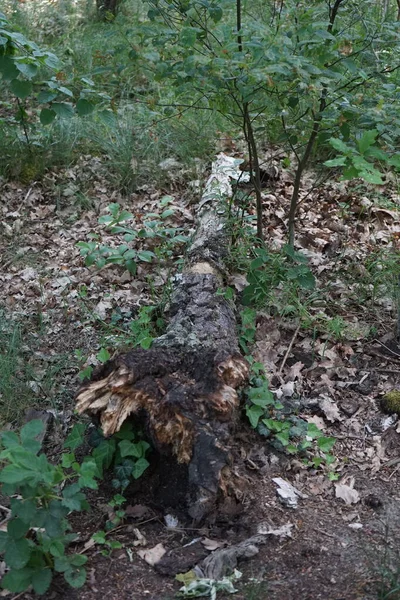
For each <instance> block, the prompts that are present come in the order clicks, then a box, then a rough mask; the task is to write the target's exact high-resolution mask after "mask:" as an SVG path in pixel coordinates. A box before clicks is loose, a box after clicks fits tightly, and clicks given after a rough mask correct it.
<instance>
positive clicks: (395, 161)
mask: <svg viewBox="0 0 400 600" xmlns="http://www.w3.org/2000/svg"><path fill="white" fill-rule="evenodd" d="M388 164H389V165H391V166H392V167H396V168H397V169H400V154H395V155H394V156H391V157H390V158H389V160H388Z"/></svg>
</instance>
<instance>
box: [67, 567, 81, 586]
mask: <svg viewBox="0 0 400 600" xmlns="http://www.w3.org/2000/svg"><path fill="white" fill-rule="evenodd" d="M64 579H65V581H66V582H67V583H69V585H70V586H71V587H73V588H80V587H82V586H83V585H84V583H85V581H86V570H85V569H84V568H83V567H78V568H76V569H68V571H65V573H64Z"/></svg>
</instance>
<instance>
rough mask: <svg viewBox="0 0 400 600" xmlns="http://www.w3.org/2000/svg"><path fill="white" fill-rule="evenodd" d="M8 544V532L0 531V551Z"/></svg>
mask: <svg viewBox="0 0 400 600" xmlns="http://www.w3.org/2000/svg"><path fill="white" fill-rule="evenodd" d="M7 544H8V534H7V533H6V532H5V531H0V552H4V550H5V549H6V547H7Z"/></svg>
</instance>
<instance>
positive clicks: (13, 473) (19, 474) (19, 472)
mask: <svg viewBox="0 0 400 600" xmlns="http://www.w3.org/2000/svg"><path fill="white" fill-rule="evenodd" d="M32 478H34V474H33V473H32V471H29V470H28V469H25V468H22V467H18V466H16V465H14V464H11V465H7V466H6V467H4V469H3V470H2V471H0V481H1V483H22V482H23V481H26V480H29V479H32Z"/></svg>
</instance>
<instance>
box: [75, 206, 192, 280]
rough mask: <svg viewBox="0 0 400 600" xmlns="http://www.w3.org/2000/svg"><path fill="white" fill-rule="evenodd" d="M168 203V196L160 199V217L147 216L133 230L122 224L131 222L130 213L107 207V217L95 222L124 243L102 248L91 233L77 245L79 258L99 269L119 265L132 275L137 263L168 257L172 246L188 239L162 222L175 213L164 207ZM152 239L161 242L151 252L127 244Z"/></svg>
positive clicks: (119, 207) (178, 229)
mask: <svg viewBox="0 0 400 600" xmlns="http://www.w3.org/2000/svg"><path fill="white" fill-rule="evenodd" d="M171 201H172V198H171V196H164V198H162V199H161V200H160V207H161V208H163V211H162V212H161V214H160V215H158V214H157V213H149V214H147V215H146V217H147V218H146V221H144V222H143V223H142V224H137V226H136V228H133V227H132V226H129V227H128V226H127V225H126V223H128V222H130V221H133V220H134V215H133V214H132V213H130V212H128V211H126V210H124V209H123V208H121V206H120V205H119V204H117V203H113V204H109V206H108V210H109V212H110V213H111V214H110V215H103V216H102V217H100V219H99V223H101V224H104V225H106V226H107V228H108V229H109V231H110V233H113V234H116V235H122V237H123V241H124V243H122V244H120V245H118V246H115V247H111V246H106V245H102V244H100V243H99V241H98V236H97V235H96V234H91V241H89V242H78V243H77V246H78V247H79V248H80V252H81V255H82V256H84V257H85V265H86V266H91V265H96V266H97V267H98V268H101V267H104V265H109V264H116V265H121V266H123V267H124V268H125V269H127V270H128V271H129V272H130V273H131V274H132V275H135V274H136V272H137V265H138V262H140V261H142V262H152V261H153V260H154V259H155V258H158V259H162V258H163V256H170V255H171V254H172V250H171V247H172V246H173V245H175V244H178V243H185V242H187V240H188V238H187V237H186V236H185V235H182V234H181V233H180V232H181V228H179V227H169V226H168V225H166V223H165V220H166V219H168V217H170V216H172V215H173V214H174V212H175V211H174V209H173V208H168V204H169V203H170V202H171ZM153 238H157V239H159V240H160V243H161V242H162V244H161V246H162V247H158V248H155V251H154V252H153V251H151V250H137V249H136V248H133V247H131V246H130V245H129V244H132V242H138V241H140V240H143V239H153Z"/></svg>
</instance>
